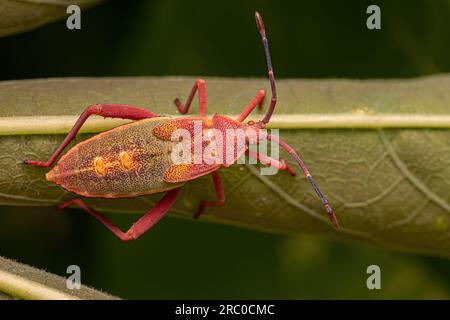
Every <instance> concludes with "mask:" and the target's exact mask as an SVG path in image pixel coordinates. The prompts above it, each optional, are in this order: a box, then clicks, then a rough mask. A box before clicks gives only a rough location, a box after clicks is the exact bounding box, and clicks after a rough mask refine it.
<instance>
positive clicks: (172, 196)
mask: <svg viewBox="0 0 450 320" xmlns="http://www.w3.org/2000/svg"><path fill="white" fill-rule="evenodd" d="M180 190H181V188H177V189H173V190H170V191H169V192H167V193H166V195H165V196H164V197H163V198H162V199H161V200H159V202H157V203H156V204H155V206H154V207H153V208H151V209H150V210H148V211H147V212H146V213H145V214H144V215H143V216H142V217H141V218H139V220H138V221H136V222H135V223H134V224H133V225H132V226H131V228H130V229H128V231H127V232H123V231H122V230H120V229H119V228H118V227H117V226H116V225H114V224H113V223H112V222H111V220H109V219H108V218H107V217H105V216H104V215H103V214H101V213H98V212H96V211H95V210H94V209H92V208H91V207H89V206H88V205H87V204H86V203H84V201H83V200H81V199H71V200H69V201H67V202H65V203H63V204H62V205H60V206H59V207H58V209H64V208H66V207H68V206H70V205H77V206H78V207H80V208H81V209H83V210H85V211H86V212H87V213H89V214H90V215H91V216H93V217H94V218H95V219H97V220H98V221H100V222H101V223H102V224H103V225H104V226H105V227H107V228H108V229H109V230H110V231H111V232H112V233H113V234H114V235H116V236H117V237H118V238H119V239H120V240H122V241H123V242H128V241H130V240H135V239H137V238H139V237H140V236H141V235H143V234H144V233H145V232H147V231H148V230H149V229H150V228H151V227H153V226H154V225H155V224H156V223H158V222H159V221H160V220H161V219H162V218H163V217H164V216H165V215H166V213H167V212H168V211H169V210H170V208H171V207H172V206H173V204H174V203H175V201H176V200H177V198H178V195H179V193H180Z"/></svg>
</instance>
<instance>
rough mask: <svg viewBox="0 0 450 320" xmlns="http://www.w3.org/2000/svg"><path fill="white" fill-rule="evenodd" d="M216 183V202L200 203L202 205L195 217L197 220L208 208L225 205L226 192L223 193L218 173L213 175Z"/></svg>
mask: <svg viewBox="0 0 450 320" xmlns="http://www.w3.org/2000/svg"><path fill="white" fill-rule="evenodd" d="M211 176H212V178H213V183H214V189H215V190H216V196H217V200H216V201H206V200H202V201H200V205H199V207H198V211H197V213H196V214H195V215H194V218H195V219H198V217H200V215H201V214H202V213H203V211H204V210H205V208H206V207H220V206H223V204H224V203H225V192H224V191H223V185H222V181H221V180H220V175H219V173H218V172H217V171H214V172H212V173H211Z"/></svg>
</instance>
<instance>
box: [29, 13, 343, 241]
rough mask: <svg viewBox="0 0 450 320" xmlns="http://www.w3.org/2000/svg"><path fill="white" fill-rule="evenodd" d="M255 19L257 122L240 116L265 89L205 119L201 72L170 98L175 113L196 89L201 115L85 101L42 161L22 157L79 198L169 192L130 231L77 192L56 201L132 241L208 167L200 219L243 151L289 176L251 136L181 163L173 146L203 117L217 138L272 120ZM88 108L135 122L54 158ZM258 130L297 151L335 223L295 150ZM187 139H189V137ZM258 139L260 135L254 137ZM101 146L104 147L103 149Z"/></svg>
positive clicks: (283, 144)
mask: <svg viewBox="0 0 450 320" xmlns="http://www.w3.org/2000/svg"><path fill="white" fill-rule="evenodd" d="M255 18H256V24H257V27H258V30H259V34H260V36H261V39H262V42H263V45H264V51H265V55H266V62H267V68H268V76H269V81H270V87H271V92H272V97H271V100H270V104H269V109H268V110H267V113H266V114H265V116H264V117H263V118H262V119H261V120H260V121H257V122H254V121H249V122H247V123H244V121H245V119H246V118H247V117H248V116H249V114H250V113H251V112H252V111H253V110H254V109H255V108H256V107H257V106H258V107H261V105H262V103H263V100H264V97H265V94H266V92H265V91H264V90H259V92H258V93H257V94H256V96H255V97H254V98H253V99H252V100H251V101H250V102H249V103H248V105H247V106H246V107H245V108H244V109H243V111H242V113H241V114H240V115H239V117H238V118H237V119H231V118H229V117H226V116H223V115H219V114H215V115H213V116H212V117H211V118H209V117H208V116H207V114H206V110H207V98H206V84H205V81H204V80H203V79H198V80H196V81H195V84H194V86H193V88H192V91H191V92H190V94H189V97H188V99H187V102H186V103H185V104H184V105H183V104H182V103H181V102H180V100H179V99H175V104H176V106H177V107H178V110H179V112H180V113H182V114H186V113H187V112H188V111H189V107H190V106H191V102H192V100H193V98H194V96H195V94H196V93H197V92H198V96H199V109H200V112H199V115H198V116H192V117H180V118H170V117H163V116H158V115H157V114H155V113H153V112H151V111H149V110H147V109H142V108H138V107H135V106H131V105H123V104H96V105H92V106H89V107H87V108H86V109H85V110H84V112H83V113H82V114H81V116H80V117H79V119H78V120H77V122H76V123H75V125H74V127H73V128H72V129H71V130H70V132H69V134H68V135H67V136H66V138H65V139H64V141H63V142H62V143H61V145H60V146H59V147H58V148H57V150H56V151H55V152H54V153H53V155H52V156H51V157H50V159H48V161H47V162H38V161H33V160H25V161H24V163H25V164H28V165H34V166H40V167H50V166H53V165H54V164H55V163H56V164H55V166H54V167H53V168H52V169H51V170H50V171H49V172H48V173H47V174H46V179H47V180H48V181H50V182H54V183H56V184H58V185H60V186H61V187H63V188H64V189H66V190H68V191H70V192H73V193H75V194H78V195H80V196H83V197H98V198H131V197H138V196H142V195H148V194H154V193H162V192H166V194H165V195H164V196H163V198H161V200H159V202H157V203H156V205H155V206H154V207H153V208H151V209H150V210H148V211H147V212H146V213H145V214H144V215H143V216H142V217H141V218H140V219H139V220H138V221H137V222H136V223H134V224H133V225H132V226H131V228H130V229H129V230H128V231H127V232H123V231H121V230H120V229H119V228H118V227H117V226H115V225H114V224H113V223H112V222H111V221H110V220H109V219H108V218H107V217H105V216H104V215H102V214H100V213H98V212H96V211H95V210H93V209H92V208H90V207H89V206H88V205H86V204H85V202H84V201H83V200H82V199H79V198H76V199H71V200H69V201H67V202H65V203H64V204H62V205H60V206H59V208H60V209H63V208H65V207H68V206H70V205H77V206H79V207H80V208H82V209H84V210H85V211H86V212H88V213H89V214H90V215H92V216H93V217H94V218H96V219H97V220H98V221H100V222H101V223H102V224H104V225H105V226H106V227H107V228H108V229H109V230H110V231H111V232H112V233H114V234H115V235H116V236H117V237H118V238H119V239H120V240H122V241H130V240H133V239H137V238H139V237H140V236H141V235H142V234H144V233H145V232H147V231H148V230H149V229H150V228H151V227H153V226H154V225H155V224H156V223H157V222H158V221H159V220H161V219H162V218H163V217H164V216H165V214H166V213H167V212H168V211H169V210H170V208H171V207H172V206H173V205H174V203H175V201H176V200H177V198H178V196H179V194H180V190H181V187H182V186H183V185H184V184H185V183H186V182H188V181H191V180H194V179H196V178H199V177H201V176H204V175H207V174H210V175H211V176H212V180H213V184H214V188H215V192H216V196H217V199H216V200H215V201H207V200H203V201H201V202H200V205H199V208H198V211H197V213H196V214H195V215H194V217H196V218H198V217H199V216H200V215H201V214H202V212H203V211H204V209H205V208H206V207H213V206H222V205H224V203H225V193H224V189H223V186H222V182H221V179H220V176H219V173H218V169H220V168H222V167H229V166H230V165H231V164H232V163H234V162H235V161H236V160H237V159H238V158H240V157H241V156H242V155H248V156H249V157H250V158H253V159H256V160H259V161H260V162H261V163H262V164H265V165H269V166H271V167H274V168H276V169H278V170H286V171H287V172H288V173H290V174H291V175H295V173H294V171H293V170H292V168H291V167H290V166H289V165H288V164H287V163H286V162H285V161H284V160H277V159H272V158H270V157H268V156H265V155H261V154H259V153H255V152H252V151H251V150H249V144H250V141H249V140H248V139H247V140H246V141H245V143H243V144H239V145H237V146H233V147H234V152H233V156H232V157H231V159H229V157H228V158H227V159H221V160H223V161H194V162H189V163H178V162H174V161H173V158H172V156H171V150H173V149H174V148H175V146H176V143H178V142H179V141H178V139H176V140H175V141H174V139H173V134H174V132H175V131H176V130H179V129H183V130H184V131H185V132H188V133H189V134H190V135H191V136H192V137H194V138H195V132H196V130H195V126H194V124H195V123H200V124H201V126H202V128H205V129H206V130H207V133H208V135H209V137H210V138H215V140H218V135H216V134H214V132H219V133H220V132H221V133H222V135H221V136H222V137H225V133H226V131H227V130H229V129H234V130H242V131H243V132H245V133H247V132H250V131H252V132H256V133H259V132H261V131H263V130H264V128H265V127H266V125H267V123H269V121H270V118H271V116H272V114H273V112H274V109H275V105H276V102H277V92H276V85H275V77H274V73H273V69H272V62H271V58H270V53H269V44H268V41H267V38H266V32H265V28H264V24H263V21H262V18H261V16H260V15H259V13H258V12H256V13H255ZM91 115H99V116H103V117H111V118H123V119H130V120H135V121H134V122H132V123H129V124H126V125H123V126H119V127H117V128H114V129H112V130H109V131H106V132H102V133H100V134H98V135H95V136H93V137H91V138H90V139H87V140H84V141H82V142H80V143H78V144H76V145H75V146H74V147H72V148H71V149H70V150H69V151H67V152H66V153H65V154H64V155H63V156H62V157H61V158H60V159H59V161H58V162H56V160H57V158H58V157H59V155H60V154H61V153H62V152H63V150H64V149H65V148H66V147H67V145H68V144H69V143H70V142H71V141H72V140H73V139H74V138H75V136H76V134H77V132H78V130H79V129H80V128H81V126H82V125H83V124H84V122H85V121H86V119H87V118H89V117H90V116H91ZM263 136H264V139H266V140H268V141H271V143H275V144H278V145H279V146H280V147H282V148H283V149H285V150H286V151H287V152H288V153H289V154H290V155H291V156H292V157H293V158H294V160H295V161H296V162H297V164H298V165H299V166H300V168H301V169H302V171H303V173H304V175H305V176H306V178H307V179H308V180H309V182H310V183H311V185H312V186H313V188H314V190H315V192H316V193H317V195H318V197H319V198H320V200H321V201H322V204H323V206H324V207H325V209H326V212H327V214H328V215H329V217H330V220H331V222H332V224H333V225H334V226H335V227H336V228H339V225H338V222H337V219H336V216H335V214H334V212H333V210H332V208H331V206H330V205H329V204H328V201H327V199H326V198H325V197H324V196H323V194H322V192H321V191H320V190H319V188H318V187H317V185H316V183H315V182H314V179H313V178H312V176H311V174H310V172H309V170H308V169H307V168H306V166H305V164H304V163H303V161H302V159H301V158H300V156H299V155H298V154H297V153H296V152H295V150H294V149H292V148H291V147H290V146H289V145H288V144H287V143H286V142H285V141H283V140H282V139H280V138H279V137H277V136H275V135H272V134H265V135H263ZM191 141H194V139H192V140H191ZM253 142H254V141H253ZM260 142H261V140H258V141H256V143H260ZM105 146H108V147H107V148H105ZM195 147H198V146H195V145H194V142H192V148H193V149H195ZM206 148H209V149H208V150H206V151H207V152H204V151H205V149H206ZM200 152H201V153H202V154H208V155H209V156H210V158H214V159H217V154H218V153H220V148H211V143H209V144H205V143H201V144H200ZM194 154H195V153H194ZM220 157H224V155H223V152H222V155H220V156H219V159H220Z"/></svg>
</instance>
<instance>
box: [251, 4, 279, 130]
mask: <svg viewBox="0 0 450 320" xmlns="http://www.w3.org/2000/svg"><path fill="white" fill-rule="evenodd" d="M255 19H256V25H257V26H258V30H259V34H260V35H261V40H262V42H263V45H264V51H265V53H266V63H267V71H268V74H269V81H270V88H271V90H272V98H271V99H270V105H269V109H268V110H267V113H266V115H265V116H264V118H263V119H262V120H261V121H260V124H261V126H262V127H264V126H265V125H266V124H267V123H268V122H269V121H270V118H271V117H272V113H273V110H274V109H275V105H276V103H277V88H276V86H275V76H274V74H273V68H272V60H271V59H270V51H269V42H268V41H267V37H266V30H265V28H264V23H263V20H262V18H261V15H260V14H259V13H258V12H255Z"/></svg>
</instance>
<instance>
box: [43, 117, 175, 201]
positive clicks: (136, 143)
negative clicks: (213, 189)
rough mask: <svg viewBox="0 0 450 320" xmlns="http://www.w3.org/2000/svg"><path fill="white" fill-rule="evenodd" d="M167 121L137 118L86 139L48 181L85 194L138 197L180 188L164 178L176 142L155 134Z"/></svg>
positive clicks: (69, 153)
mask: <svg viewBox="0 0 450 320" xmlns="http://www.w3.org/2000/svg"><path fill="white" fill-rule="evenodd" d="M166 121H168V118H162V117H159V118H151V119H145V120H141V121H136V122H133V123H131V124H127V125H124V126H121V127H118V128H115V129H113V130H110V131H107V132H104V133H101V134H99V135H96V136H94V137H92V138H90V139H88V140H85V141H82V142H80V143H79V144H77V145H75V146H74V147H73V148H72V149H70V150H69V151H68V152H67V153H66V154H65V155H64V156H63V157H62V158H61V159H60V160H59V162H58V163H57V164H56V166H55V167H54V168H53V169H52V170H51V171H50V172H49V173H47V180H49V181H53V182H55V183H57V184H59V185H61V186H62V187H64V188H65V189H67V190H69V191H72V192H75V193H77V194H80V195H82V196H85V197H104V198H123V197H135V196H138V195H143V194H151V193H157V192H161V191H166V190H170V189H173V188H176V187H178V186H180V185H181V184H180V183H179V184H174V183H167V182H165V181H164V180H163V177H164V173H165V171H166V170H167V169H168V168H169V167H170V166H171V165H172V164H173V163H172V159H171V151H172V148H173V142H171V141H163V140H161V139H158V138H156V137H155V136H154V135H153V133H152V129H153V128H154V127H155V126H157V125H159V124H161V123H164V122H166Z"/></svg>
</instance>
